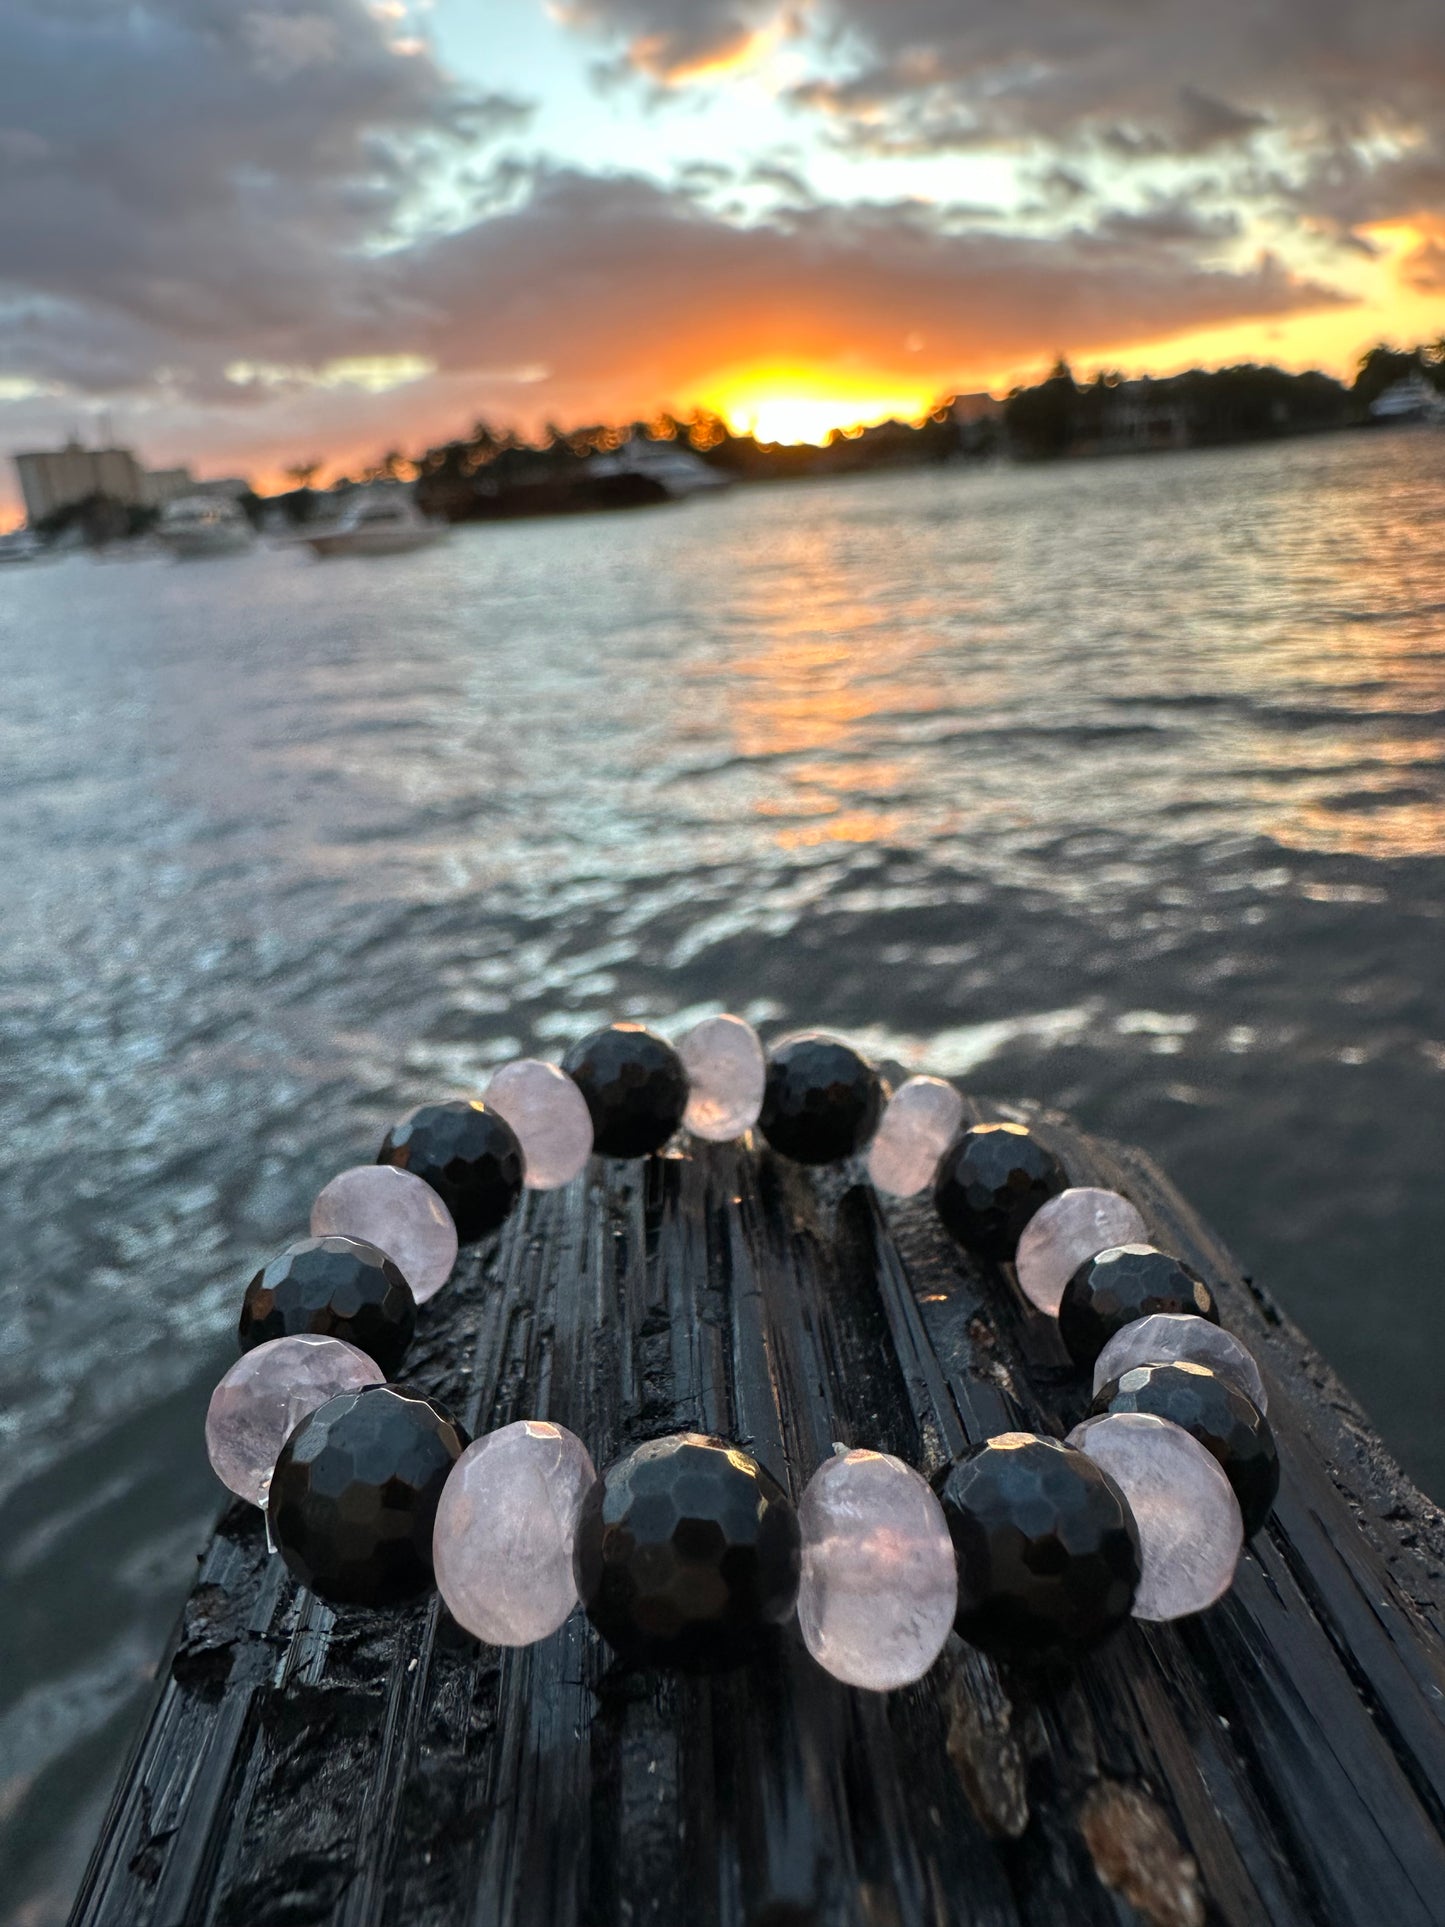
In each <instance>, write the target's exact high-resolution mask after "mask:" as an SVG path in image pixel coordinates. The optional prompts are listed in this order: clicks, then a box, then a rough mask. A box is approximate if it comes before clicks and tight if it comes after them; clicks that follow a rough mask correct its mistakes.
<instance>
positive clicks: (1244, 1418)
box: [1093, 1319, 1279, 1539]
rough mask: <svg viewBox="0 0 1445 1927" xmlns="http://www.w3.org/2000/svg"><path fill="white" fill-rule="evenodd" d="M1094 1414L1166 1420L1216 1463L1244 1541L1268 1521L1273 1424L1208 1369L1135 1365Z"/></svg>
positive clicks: (1275, 1480) (1275, 1479) (1274, 1475)
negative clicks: (1230, 1492) (1235, 1506)
mask: <svg viewBox="0 0 1445 1927" xmlns="http://www.w3.org/2000/svg"><path fill="white" fill-rule="evenodd" d="M1203 1322H1204V1321H1203V1319H1200V1320H1199V1323H1201V1324H1203ZM1093 1409H1094V1411H1095V1413H1096V1414H1098V1413H1102V1412H1152V1413H1153V1414H1154V1416H1155V1418H1167V1419H1168V1420H1170V1422H1171V1423H1172V1424H1174V1425H1177V1426H1179V1427H1180V1428H1181V1429H1182V1430H1183V1431H1186V1432H1187V1433H1188V1434H1189V1436H1190V1438H1192V1439H1197V1440H1198V1441H1199V1443H1200V1444H1201V1445H1202V1446H1203V1447H1204V1449H1205V1450H1206V1451H1207V1452H1212V1453H1213V1454H1214V1457H1215V1458H1216V1459H1218V1461H1219V1464H1220V1468H1221V1470H1222V1471H1223V1473H1224V1476H1225V1478H1227V1479H1228V1480H1229V1483H1230V1484H1231V1485H1232V1486H1233V1487H1234V1496H1235V1498H1236V1499H1238V1501H1239V1510H1240V1514H1241V1516H1242V1517H1243V1520H1244V1536H1245V1538H1246V1539H1252V1538H1253V1537H1254V1535H1255V1533H1256V1532H1258V1531H1259V1529H1260V1527H1261V1526H1262V1525H1263V1524H1264V1522H1265V1520H1266V1519H1267V1518H1268V1517H1269V1514H1270V1508H1271V1507H1272V1506H1273V1504H1274V1501H1275V1495H1276V1494H1277V1493H1278V1491H1279V1454H1278V1453H1277V1452H1276V1450H1275V1444H1274V1434H1273V1433H1272V1432H1271V1431H1270V1429H1269V1421H1268V1419H1266V1418H1265V1417H1264V1415H1263V1414H1262V1413H1261V1412H1260V1411H1259V1410H1258V1409H1257V1408H1256V1407H1255V1406H1253V1405H1251V1404H1250V1402H1249V1400H1248V1399H1247V1398H1246V1397H1245V1396H1244V1394H1243V1392H1241V1391H1238V1390H1236V1388H1235V1387H1234V1386H1233V1385H1231V1384H1229V1383H1228V1382H1227V1380H1225V1379H1222V1378H1220V1377H1219V1376H1218V1375H1217V1374H1216V1373H1214V1372H1211V1371H1210V1370H1209V1369H1208V1367H1207V1366H1204V1365H1191V1364H1185V1363H1179V1364H1174V1365H1135V1366H1133V1367H1132V1368H1131V1369H1130V1370H1129V1371H1127V1372H1125V1373H1123V1375H1122V1376H1121V1377H1119V1378H1116V1379H1114V1380H1113V1381H1112V1382H1111V1383H1110V1384H1108V1385H1105V1386H1104V1387H1103V1388H1102V1390H1101V1391H1100V1392H1099V1393H1098V1394H1097V1395H1096V1397H1095V1399H1094V1407H1093Z"/></svg>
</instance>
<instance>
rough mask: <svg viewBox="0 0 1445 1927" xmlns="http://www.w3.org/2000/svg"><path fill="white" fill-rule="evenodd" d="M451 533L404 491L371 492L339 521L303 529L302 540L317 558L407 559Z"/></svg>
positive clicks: (354, 502)
mask: <svg viewBox="0 0 1445 1927" xmlns="http://www.w3.org/2000/svg"><path fill="white" fill-rule="evenodd" d="M447 532H448V530H447V525H446V523H445V522H440V521H437V520H435V519H434V518H433V517H431V516H428V515H423V514H422V512H421V510H420V509H419V508H418V507H417V505H416V503H415V502H413V500H412V499H411V497H410V495H408V494H407V493H406V491H405V490H404V489H400V488H396V489H387V490H385V491H382V490H379V489H369V490H367V491H365V492H364V493H363V494H361V495H359V496H357V497H356V498H354V499H353V501H352V502H351V504H350V505H349V507H347V508H346V509H344V510H343V511H342V514H341V516H340V518H339V520H337V521H335V522H330V523H328V524H327V525H326V526H325V527H323V528H316V529H303V530H302V532H301V540H302V541H303V542H304V543H305V544H306V545H307V547H308V548H310V549H312V550H313V551H314V552H315V553H316V554H317V555H406V554H408V553H409V552H410V551H411V550H412V549H425V548H430V546H431V545H432V543H433V542H440V541H441V540H442V538H443V537H444V536H445V535H446V534H447Z"/></svg>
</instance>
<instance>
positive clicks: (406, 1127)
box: [377, 1098, 522, 1244]
mask: <svg viewBox="0 0 1445 1927" xmlns="http://www.w3.org/2000/svg"><path fill="white" fill-rule="evenodd" d="M377 1163H378V1164H395V1165H399V1166H400V1167H401V1169H402V1170H403V1171H410V1172H411V1173H412V1175H413V1176H414V1177H418V1178H422V1179H424V1180H425V1181H426V1183H428V1184H429V1185H430V1186H431V1188H432V1190H433V1191H435V1192H436V1194H437V1196H438V1197H439V1198H440V1199H441V1201H442V1203H443V1204H444V1205H445V1206H446V1208H447V1210H448V1211H450V1212H451V1214H452V1222H453V1223H454V1224H455V1225H456V1228H457V1236H458V1238H459V1239H460V1240H461V1241H462V1243H463V1244H469V1243H470V1242H471V1241H472V1240H473V1239H474V1238H484V1237H485V1236H486V1235H487V1233H488V1232H489V1231H495V1230H496V1229H497V1226H498V1225H500V1224H504V1223H505V1222H506V1220H507V1219H508V1218H509V1217H510V1216H511V1214H512V1211H513V1209H514V1208H515V1206H516V1203H517V1200H518V1198H520V1197H521V1195H522V1147H521V1145H520V1144H519V1143H518V1142H517V1137H516V1133H515V1132H514V1131H513V1129H512V1127H511V1125H510V1124H508V1122H507V1120H506V1119H505V1118H504V1117H502V1116H500V1115H499V1114H498V1113H497V1112H496V1111H493V1110H491V1109H489V1108H488V1107H487V1105H485V1104H481V1103H478V1102H476V1101H472V1102H468V1101H467V1100H466V1099H465V1098H453V1099H451V1100H450V1101H449V1102H447V1103H445V1104H423V1105H421V1106H420V1107H419V1108H418V1109H417V1110H415V1111H413V1112H412V1113H411V1115H410V1116H409V1117H404V1118H403V1119H402V1121H401V1123H400V1124H396V1125H393V1127H392V1129H391V1130H389V1131H388V1132H387V1134H386V1139H385V1142H384V1143H383V1144H382V1147H381V1154H380V1156H379V1157H378V1158H377Z"/></svg>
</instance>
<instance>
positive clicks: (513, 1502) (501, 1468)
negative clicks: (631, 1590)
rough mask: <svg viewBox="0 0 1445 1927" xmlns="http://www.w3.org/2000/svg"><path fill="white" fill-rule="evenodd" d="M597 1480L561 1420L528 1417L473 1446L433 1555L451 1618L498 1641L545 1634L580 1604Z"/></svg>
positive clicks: (459, 1467) (461, 1462)
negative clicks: (587, 1503)
mask: <svg viewBox="0 0 1445 1927" xmlns="http://www.w3.org/2000/svg"><path fill="white" fill-rule="evenodd" d="M596 1483H597V1473H596V1470H595V1469H594V1467H593V1464H592V1460H591V1459H590V1457H589V1456H588V1453H587V1448H586V1446H585V1445H583V1443H582V1441H581V1440H580V1439H577V1438H574V1437H573V1436H572V1434H571V1433H570V1432H567V1431H564V1430H563V1429H562V1427H561V1426H560V1425H548V1424H547V1423H546V1422H545V1421H543V1420H541V1419H521V1420H519V1421H518V1422H517V1424H515V1425H504V1426H503V1427H502V1428H501V1430H500V1431H497V1432H489V1433H488V1434H487V1436H486V1437H485V1438H480V1439H478V1440H477V1441H476V1443H475V1444H473V1445H469V1446H468V1447H467V1449H466V1451H465V1452H463V1453H462V1456H461V1457H460V1458H459V1459H458V1460H457V1462H456V1465H455V1466H454V1467H453V1468H452V1473H451V1476H450V1478H448V1480H447V1482H446V1486H445V1487H444V1489H443V1491H442V1496H441V1504H440V1505H439V1506H438V1507H437V1516H436V1527H435V1530H434V1531H433V1534H432V1558H433V1563H434V1565H435V1567H436V1582H437V1590H438V1591H439V1592H440V1593H441V1596H442V1598H443V1599H444V1600H445V1602H446V1606H447V1610H448V1611H449V1612H450V1613H451V1616H452V1618H453V1619H455V1620H456V1621H457V1623H458V1624H459V1625H461V1626H464V1627H465V1628H466V1629H467V1631H468V1632H469V1633H474V1634H475V1635H476V1637H477V1638H478V1639H484V1640H486V1641H487V1642H488V1644H490V1645H493V1646H530V1645H531V1643H532V1642H533V1640H537V1639H545V1638H546V1637H547V1635H548V1634H549V1633H554V1632H556V1630H557V1628H558V1627H559V1626H560V1625H561V1624H562V1622H563V1620H565V1619H566V1617H567V1615H568V1614H569V1613H570V1612H571V1610H572V1608H573V1607H574V1606H575V1605H576V1604H577V1583H576V1580H575V1579H574V1577H573V1574H572V1549H573V1542H574V1540H575V1538H576V1535H577V1520H578V1517H579V1515H580V1513H581V1510H582V1502H583V1500H584V1499H585V1498H586V1497H587V1494H588V1493H589V1492H590V1491H591V1490H592V1487H593V1486H594V1485H595V1484H596Z"/></svg>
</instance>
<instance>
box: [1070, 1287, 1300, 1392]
mask: <svg viewBox="0 0 1445 1927" xmlns="http://www.w3.org/2000/svg"><path fill="white" fill-rule="evenodd" d="M1182 1362H1187V1363H1188V1364H1191V1365H1207V1366H1208V1367H1209V1369H1210V1371H1211V1372H1213V1373H1214V1374H1215V1376H1216V1377H1218V1378H1222V1379H1224V1380H1225V1382H1226V1383H1227V1384H1230V1385H1232V1386H1233V1387H1234V1389H1235V1390H1236V1391H1237V1392H1243V1393H1244V1396H1245V1397H1246V1398H1247V1399H1248V1400H1249V1402H1250V1404H1251V1405H1252V1406H1254V1408H1255V1410H1256V1411H1258V1412H1267V1411H1268V1410H1269V1393H1268V1392H1267V1391H1266V1390H1265V1387H1264V1380H1263V1379H1262V1378H1261V1377H1260V1372H1259V1367H1258V1365H1256V1364H1255V1362H1254V1354H1253V1353H1252V1352H1251V1351H1249V1350H1248V1349H1247V1347H1245V1346H1244V1345H1242V1344H1241V1343H1240V1342H1239V1340H1238V1339H1237V1338H1236V1337H1235V1336H1234V1334H1233V1332H1227V1331H1224V1330H1222V1329H1221V1327H1220V1326H1218V1325H1211V1324H1210V1322H1209V1320H1208V1319H1207V1318H1200V1317H1199V1316H1198V1315H1197V1314H1196V1313H1193V1312H1168V1311H1157V1312H1154V1313H1153V1314H1152V1315H1151V1316H1150V1317H1148V1318H1136V1319H1135V1320H1134V1322H1133V1323H1132V1324H1129V1325H1125V1326H1124V1327H1123V1328H1122V1330H1120V1331H1116V1332H1115V1334H1114V1336H1113V1337H1112V1338H1111V1339H1110V1340H1109V1342H1108V1344H1107V1345H1106V1346H1105V1347H1104V1349H1103V1351H1101V1352H1100V1353H1099V1356H1098V1358H1097V1360H1096V1361H1095V1364H1094V1395H1095V1396H1096V1397H1097V1396H1098V1394H1099V1393H1100V1392H1101V1391H1102V1390H1103V1388H1104V1387H1105V1386H1106V1385H1107V1384H1108V1383H1109V1381H1110V1380H1111V1379H1115V1378H1122V1377H1123V1376H1124V1374H1125V1372H1127V1371H1129V1370H1131V1369H1132V1368H1133V1367H1134V1366H1135V1365H1178V1364H1180V1363H1182Z"/></svg>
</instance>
